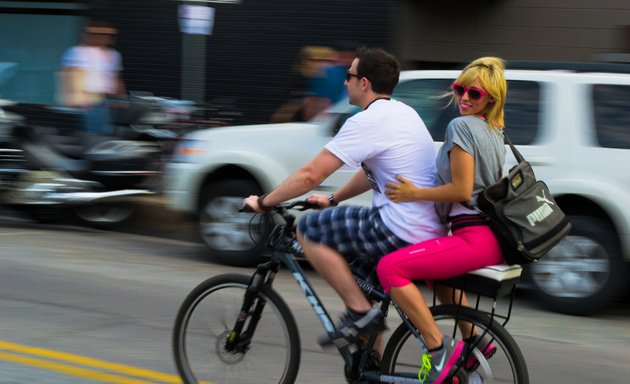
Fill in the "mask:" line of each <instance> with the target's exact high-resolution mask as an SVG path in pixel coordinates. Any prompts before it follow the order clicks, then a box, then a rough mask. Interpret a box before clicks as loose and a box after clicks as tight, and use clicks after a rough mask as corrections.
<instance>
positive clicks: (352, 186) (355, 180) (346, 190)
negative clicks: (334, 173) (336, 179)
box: [334, 169, 372, 202]
mask: <svg viewBox="0 0 630 384" xmlns="http://www.w3.org/2000/svg"><path fill="white" fill-rule="evenodd" d="M370 188H372V187H371V186H370V183H368V179H367V176H366V175H365V172H364V171H363V169H359V171H358V172H357V173H355V174H354V176H352V179H350V181H348V183H347V184H346V185H344V186H343V187H341V189H340V190H338V191H337V192H335V193H334V198H335V201H337V202H341V201H344V200H348V199H351V198H353V197H355V196H358V195H360V194H362V193H363V192H366V191H369V190H370Z"/></svg>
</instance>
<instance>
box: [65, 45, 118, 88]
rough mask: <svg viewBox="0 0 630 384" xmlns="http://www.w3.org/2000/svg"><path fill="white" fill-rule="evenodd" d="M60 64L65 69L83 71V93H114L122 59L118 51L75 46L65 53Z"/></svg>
mask: <svg viewBox="0 0 630 384" xmlns="http://www.w3.org/2000/svg"><path fill="white" fill-rule="evenodd" d="M62 64H63V65H64V66H66V67H79V68H81V69H83V70H84V71H85V79H84V87H85V89H84V91H87V92H92V93H102V94H113V93H116V88H117V73H118V72H120V71H122V58H121V56H120V53H118V51H116V50H114V49H102V48H99V47H89V46H75V47H72V48H70V49H68V50H67V51H66V52H65V54H64V56H63V59H62Z"/></svg>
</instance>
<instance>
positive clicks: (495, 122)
mask: <svg viewBox="0 0 630 384" xmlns="http://www.w3.org/2000/svg"><path fill="white" fill-rule="evenodd" d="M504 69H505V65H504V62H503V60H501V59H499V58H496V57H483V58H479V59H477V60H475V61H473V62H472V63H470V64H469V65H468V66H467V67H466V68H464V70H463V71H462V72H461V74H460V75H459V77H458V78H457V80H456V81H455V82H454V83H453V84H452V99H451V100H452V102H454V103H455V104H456V105H457V107H458V108H459V112H460V114H461V116H460V117H457V118H455V119H453V120H452V121H451V122H450V123H449V124H448V127H447V128H446V137H445V140H444V145H443V146H442V148H441V149H440V151H439V153H438V156H437V170H438V178H437V181H438V183H437V184H438V185H437V186H435V187H429V188H427V187H422V186H416V185H415V183H413V182H412V181H411V180H409V179H407V178H405V177H403V176H398V177H397V179H398V183H388V184H387V185H386V187H387V190H386V191H385V194H386V195H387V196H388V197H389V199H390V200H391V201H394V202H396V203H401V204H405V203H407V202H412V201H431V202H437V204H436V207H437V209H438V212H439V214H440V216H441V217H442V218H443V221H444V222H445V223H448V224H449V225H450V229H451V231H452V235H451V236H446V237H438V238H435V239H431V240H426V241H423V242H420V243H416V244H414V245H411V246H408V247H405V248H402V249H400V250H398V251H396V252H393V253H391V254H389V255H386V256H385V257H383V258H382V259H381V260H380V261H379V263H378V268H377V272H378V276H379V279H380V281H381V284H382V286H383V288H384V290H385V292H386V293H389V295H390V296H391V298H392V299H393V300H394V302H395V303H396V304H397V305H398V306H399V307H400V308H401V309H402V310H403V311H404V312H405V314H406V315H407V316H408V317H409V319H410V320H411V322H412V323H413V324H414V325H415V326H416V327H417V329H418V330H419V331H420V333H421V335H422V338H423V339H424V341H425V343H426V345H427V347H428V348H429V351H428V353H425V354H424V355H423V356H422V363H421V368H420V372H419V376H418V377H419V379H420V381H422V382H425V381H428V382H431V383H441V382H442V381H443V380H444V379H445V378H446V377H447V376H448V373H449V370H450V368H451V367H453V365H455V364H456V363H457V362H458V359H459V358H460V355H461V353H462V350H463V342H461V341H459V342H457V343H456V345H455V346H453V347H452V349H451V350H450V351H449V350H448V348H446V347H444V346H443V343H444V340H445V337H446V338H448V337H447V336H444V335H443V334H442V332H441V331H440V329H439V328H438V326H437V324H436V322H435V320H434V319H433V316H432V315H431V311H430V309H429V307H428V305H427V303H426V301H425V300H424V298H423V296H422V293H421V292H420V290H419V289H418V287H417V286H416V285H415V284H413V283H412V281H413V280H427V281H433V280H442V279H448V278H452V277H455V276H458V275H463V274H465V273H467V272H470V271H472V270H475V269H478V268H482V267H485V266H489V265H494V264H500V263H502V260H503V256H502V253H501V249H500V247H499V243H498V241H497V239H496V238H495V236H494V234H493V233H492V231H491V230H490V227H489V226H488V225H487V224H486V223H485V222H484V220H483V219H482V218H481V217H480V216H479V212H478V211H476V210H475V209H474V208H473V207H474V206H475V205H476V203H477V196H478V195H479V193H480V192H481V191H482V190H483V189H484V188H485V187H487V186H490V185H492V184H495V183H496V182H498V180H499V178H500V177H501V175H502V172H503V164H504V161H505V146H504V144H503V133H502V129H503V128H504V121H503V116H504V105H505V99H506V92H507V85H506V81H505V77H504ZM437 289H438V290H437V291H436V293H437V294H438V296H439V297H440V301H442V302H443V303H448V302H452V301H453V298H452V296H451V295H450V293H452V292H449V291H448V289H444V288H443V287H438V288H437ZM463 300H465V298H464V299H463ZM465 303H466V302H465V301H464V304H465ZM461 326H462V327H466V325H465V324H464V325H461ZM468 327H470V324H468ZM462 334H464V335H469V336H470V337H469V340H466V341H467V342H469V343H470V344H472V343H476V344H475V345H479V348H480V350H481V351H482V353H483V354H484V355H485V357H486V358H488V357H490V356H491V355H492V354H493V353H494V351H496V347H495V346H494V345H493V344H492V343H491V341H490V340H488V341H487V342H485V343H484V342H479V341H478V340H475V336H474V335H475V331H472V330H468V331H463V332H462ZM466 364H467V365H470V364H474V361H472V362H466ZM440 368H441V369H440Z"/></svg>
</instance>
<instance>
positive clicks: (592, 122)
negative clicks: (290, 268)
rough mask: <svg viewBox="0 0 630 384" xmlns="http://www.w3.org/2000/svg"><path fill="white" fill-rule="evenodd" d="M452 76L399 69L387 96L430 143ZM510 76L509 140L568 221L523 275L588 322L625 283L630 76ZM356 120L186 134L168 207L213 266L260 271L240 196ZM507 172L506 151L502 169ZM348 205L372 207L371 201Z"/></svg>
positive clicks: (344, 111) (599, 68)
mask: <svg viewBox="0 0 630 384" xmlns="http://www.w3.org/2000/svg"><path fill="white" fill-rule="evenodd" d="M628 67H630V66H628ZM564 68H568V67H566V66H565V67H564ZM622 72H626V73H622ZM458 73H459V72H458V71H433V70H432V71H407V72H403V73H402V74H401V78H400V83H399V84H398V86H397V87H396V90H395V92H394V97H395V98H396V99H398V100H401V101H404V102H405V103H407V104H409V105H410V106H412V107H413V108H415V109H416V110H417V111H418V113H419V114H420V116H421V117H422V118H423V120H424V121H425V123H426V125H427V127H428V128H429V130H430V132H431V134H432V135H433V138H434V139H435V141H436V146H439V145H441V141H442V140H443V137H444V130H445V127H446V125H447V123H448V121H450V119H451V118H453V117H454V116H455V115H456V113H457V112H456V110H455V109H453V108H450V107H449V108H445V107H444V104H445V103H446V101H445V99H443V98H436V97H435V96H436V95H440V94H442V93H444V92H445V91H447V90H448V89H449V86H450V83H451V82H452V81H453V80H454V78H455V77H456V76H457V74H458ZM506 77H507V79H508V100H507V105H506V132H508V133H509V135H510V138H511V139H512V141H513V142H514V143H515V144H516V145H517V147H518V149H519V151H521V153H522V154H523V155H524V157H525V158H526V159H527V160H528V161H529V162H530V163H532V165H533V166H534V170H535V171H536V176H537V177H538V178H539V179H542V180H544V181H545V182H546V183H547V185H548V186H549V188H550V190H551V191H552V192H553V193H554V195H555V198H556V201H557V202H558V203H559V204H560V205H561V207H562V208H563V210H564V211H565V212H566V213H568V214H569V215H570V218H571V221H572V224H573V230H572V232H571V234H570V236H568V237H567V239H566V240H564V241H563V242H562V243H561V244H560V245H558V246H557V247H556V248H554V249H553V250H552V251H551V252H550V253H549V254H548V255H547V256H545V258H544V259H543V260H542V261H541V262H539V263H537V264H533V265H531V266H529V268H528V276H529V281H531V283H533V286H534V287H535V288H536V291H537V292H538V293H539V294H540V297H541V298H542V299H543V302H544V303H546V304H548V305H549V306H550V308H552V309H554V310H557V311H561V312H566V313H573V314H587V313H591V312H593V311H595V310H597V309H599V308H601V307H602V306H604V305H606V304H608V303H609V302H610V301H611V300H613V299H615V298H617V297H619V295H620V294H621V293H622V292H623V291H624V290H625V288H626V285H627V279H628V276H629V274H628V271H629V268H628V266H629V264H628V262H629V261H630V193H629V190H630V172H629V170H628V167H629V165H630V109H629V108H628V106H627V104H628V101H630V68H625V66H610V65H604V64H602V65H594V66H593V67H589V66H584V65H582V66H578V65H574V68H572V69H571V68H569V69H562V70H542V69H541V70H538V69H535V70H525V69H509V70H507V71H506ZM356 112H357V110H356V108H354V107H352V106H350V105H348V104H347V102H343V103H340V104H338V105H336V106H334V107H333V108H331V109H330V110H329V111H328V112H327V113H326V114H323V115H321V116H319V117H318V118H317V119H315V120H314V121H312V122H309V123H287V124H265V125H254V126H241V127H226V128H213V129H208V130H203V131H198V132H195V133H192V134H190V135H188V136H186V137H185V140H184V141H183V142H182V143H181V144H180V146H179V147H178V148H177V150H176V154H177V155H176V156H175V158H174V159H173V161H172V162H171V163H170V164H169V165H168V167H167V172H166V180H167V196H168V201H169V205H170V207H171V208H172V209H174V210H176V211H180V212H185V213H190V214H193V215H195V217H197V218H199V223H200V229H201V234H202V237H203V238H204V240H205V241H206V243H207V244H208V246H209V247H210V248H211V252H212V256H213V257H214V258H215V259H216V260H218V261H221V262H224V263H228V264H233V265H250V264H252V263H254V262H256V261H257V260H258V259H259V257H260V254H261V251H262V245H261V244H260V243H256V242H255V241H252V238H253V239H254V240H256V239H259V238H260V236H261V235H260V233H250V231H249V227H250V226H249V220H250V218H251V216H250V215H243V214H239V213H238V212H237V210H238V208H240V206H241V204H242V198H243V197H244V196H247V195H249V194H260V193H262V192H264V191H269V190H271V189H272V188H273V187H274V186H276V185H278V184H279V183H280V182H281V181H282V180H284V179H285V178H286V177H287V176H288V175H289V174H291V173H292V172H293V171H294V170H296V169H297V168H298V167H299V166H301V165H302V164H304V163H305V162H306V161H307V160H309V159H310V158H311V157H313V156H314V155H315V154H316V153H317V152H318V151H320V150H321V148H322V147H323V146H324V144H325V143H327V142H328V141H329V140H330V138H331V137H332V136H333V135H334V133H335V132H336V130H337V129H338V128H339V127H340V126H341V125H342V124H343V122H344V121H345V119H347V118H348V117H349V116H351V115H352V114H354V113H356ZM514 164H515V160H514V159H513V158H512V157H511V153H510V151H508V158H507V164H506V169H507V168H509V167H511V166H512V165H514ZM354 171H355V170H352V169H342V170H340V171H338V172H337V173H335V174H334V175H333V176H331V177H330V178H329V179H327V180H326V182H325V183H324V184H322V185H321V186H320V187H319V190H320V191H321V192H325V193H328V192H330V191H334V190H336V189H337V188H339V186H341V185H342V184H343V183H344V182H345V181H346V180H348V177H349V175H351V174H352V173H353V172H354ZM355 203H358V204H369V195H362V196H360V197H358V198H357V199H356V200H355ZM263 224H264V223H263ZM261 228H262V230H261V231H262V232H264V231H265V230H266V229H265V228H264V225H263V226H261Z"/></svg>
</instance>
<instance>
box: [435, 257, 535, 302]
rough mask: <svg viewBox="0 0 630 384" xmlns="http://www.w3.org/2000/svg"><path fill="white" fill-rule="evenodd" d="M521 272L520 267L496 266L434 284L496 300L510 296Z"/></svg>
mask: <svg viewBox="0 0 630 384" xmlns="http://www.w3.org/2000/svg"><path fill="white" fill-rule="evenodd" d="M522 271H523V268H522V267H521V266H520V265H507V264H497V265H490V266H487V267H484V268H479V269H476V270H474V271H471V272H468V273H467V274H465V275H461V276H457V277H454V278H451V279H445V280H439V281H436V282H435V283H436V284H442V285H446V286H448V287H452V288H457V289H462V290H464V291H467V292H470V293H475V294H478V295H482V296H486V297H490V298H493V299H498V298H500V297H503V296H507V295H510V294H512V292H513V290H514V287H515V285H516V283H517V282H518V281H519V280H520V277H521V272H522Z"/></svg>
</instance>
